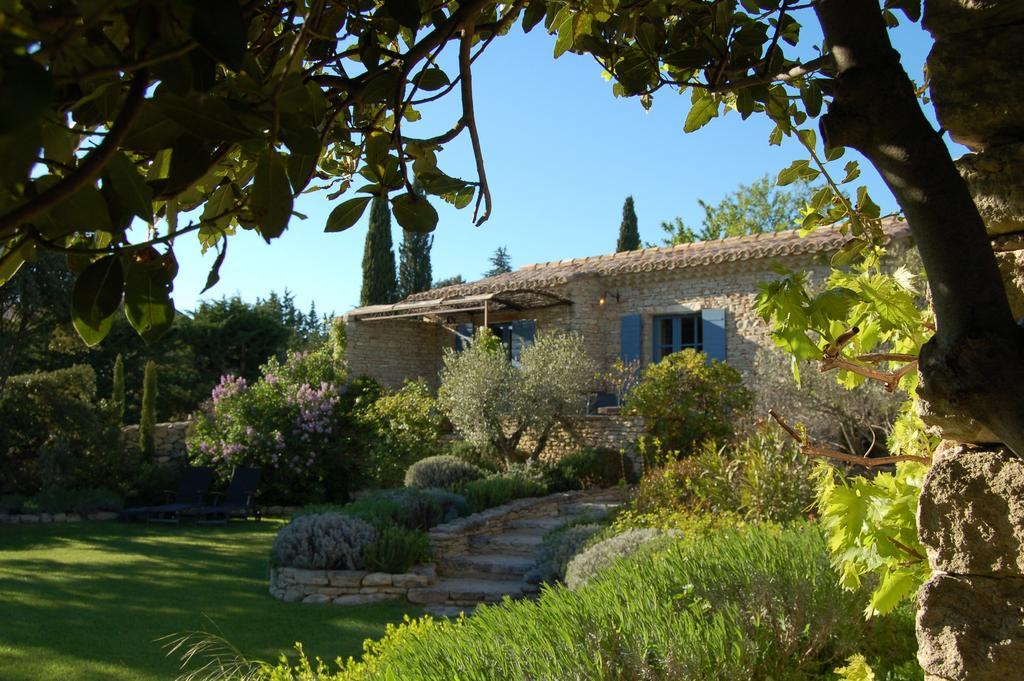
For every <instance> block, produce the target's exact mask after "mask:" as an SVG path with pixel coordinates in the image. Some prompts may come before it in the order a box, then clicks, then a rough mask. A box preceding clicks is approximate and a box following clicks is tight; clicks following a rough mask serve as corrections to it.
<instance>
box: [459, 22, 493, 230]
mask: <svg viewBox="0 0 1024 681" xmlns="http://www.w3.org/2000/svg"><path fill="white" fill-rule="evenodd" d="M472 42H473V19H470V20H469V22H467V24H466V26H465V27H464V28H463V33H462V40H461V41H460V42H459V75H460V76H461V77H462V82H461V83H460V85H461V90H462V120H464V121H465V123H466V126H468V127H469V139H470V141H471V142H472V144H473V157H474V158H475V159H476V174H477V179H478V180H479V182H480V192H479V193H478V194H477V197H476V206H475V207H474V208H473V222H474V223H476V226H477V227H479V226H480V225H482V224H483V223H484V222H486V221H487V218H489V217H490V216H491V188H490V186H488V184H487V171H486V169H485V168H484V154H483V148H482V146H481V144H480V132H479V130H477V125H476V115H475V114H474V112H473V74H472V66H471V63H470V47H471V45H472ZM481 201H482V202H483V204H484V212H483V214H482V215H480V203H481ZM478 215H479V219H478V218H477V216H478Z"/></svg>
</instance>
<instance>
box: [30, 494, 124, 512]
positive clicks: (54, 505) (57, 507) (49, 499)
mask: <svg viewBox="0 0 1024 681" xmlns="http://www.w3.org/2000/svg"><path fill="white" fill-rule="evenodd" d="M122 508H124V500H123V499H122V498H121V497H120V496H118V495H117V494H114V493H113V492H110V491H109V490H105V489H83V490H65V489H59V488H51V489H47V490H43V491H42V492H40V493H39V494H37V495H35V496H34V497H32V498H31V499H28V500H26V501H25V502H24V503H23V504H22V509H21V510H22V511H23V512H24V513H96V512H97V511H119V510H121V509H122Z"/></svg>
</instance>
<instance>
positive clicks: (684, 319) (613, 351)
mask: <svg viewBox="0 0 1024 681" xmlns="http://www.w3.org/2000/svg"><path fill="white" fill-rule="evenodd" d="M886 230H887V232H888V233H889V235H890V238H891V239H893V240H897V241H904V240H906V239H908V238H909V229H908V228H907V227H906V225H905V223H897V222H895V221H893V222H890V223H888V224H887V226H886ZM845 241H846V238H845V237H843V236H842V235H841V234H839V233H838V232H836V231H833V230H828V229H820V230H818V231H816V232H813V233H811V234H809V235H807V236H805V237H800V236H799V235H798V234H797V232H796V231H785V232H778V233H774V234H759V235H755V236H745V237H733V238H728V239H722V240H719V241H708V242H701V243H694V244H685V245H680V246H671V247H665V248H647V249H644V250H640V251H627V252H622V253H614V254H611V255H598V256H592V257H588V258H576V259H573V260H562V261H559V262H549V263H541V264H536V265H526V266H524V267H521V268H519V269H518V270H515V271H513V272H509V273H506V274H500V275H497V276H493V277H487V278H485V279H480V280H479V281H474V282H469V283H465V284H456V285H454V286H446V287H443V288H438V289H433V290H430V291H425V292H423V293H417V294H415V295H412V296H409V297H408V298H406V299H405V300H402V301H400V302H398V303H395V304H392V305H374V306H369V307H361V308H357V309H354V310H352V311H350V312H349V313H348V314H346V315H345V322H346V329H347V337H348V349H347V361H348V366H349V370H350V372H351V373H352V374H353V375H367V376H371V377H373V378H374V379H376V380H377V381H379V382H380V383H381V384H383V385H385V386H390V387H398V386H401V384H402V383H403V382H404V381H405V380H407V379H416V378H420V379H424V380H426V381H427V382H428V383H429V384H430V385H432V386H434V387H436V386H437V383H438V373H439V371H440V369H441V366H442V356H443V353H444V351H445V350H446V349H447V348H456V349H457V348H458V347H460V346H461V344H462V343H463V342H465V339H467V338H471V337H472V335H473V331H474V329H475V328H476V327H478V326H481V325H483V326H488V327H490V328H491V329H492V330H493V331H494V332H495V333H496V335H498V336H499V337H500V338H501V339H502V343H503V344H504V346H505V348H506V351H507V352H508V353H509V356H510V357H511V358H512V359H513V360H515V359H516V358H517V357H518V356H519V353H520V352H521V351H522V348H523V347H525V346H526V345H528V344H529V343H530V342H532V340H533V338H534V336H535V335H536V334H538V333H545V332H566V331H575V332H578V333H580V334H582V336H583V337H584V341H585V344H586V347H587V351H588V352H589V353H590V354H591V356H592V357H593V358H594V359H595V360H597V361H598V363H599V364H600V365H601V366H603V367H608V366H610V365H611V364H612V363H613V362H614V361H615V360H616V359H622V360H623V361H625V362H631V361H632V362H638V363H639V364H640V365H646V364H648V363H650V362H656V361H658V360H659V359H660V358H661V357H662V356H664V355H666V354H668V353H671V352H675V351H678V350H681V349H683V348H696V349H698V350H702V351H703V352H705V353H706V354H707V355H708V356H709V357H711V358H713V359H719V360H723V361H726V362H728V363H729V364H730V365H732V366H733V367H735V368H736V369H738V370H739V371H741V372H742V373H744V374H745V375H747V376H748V377H752V372H753V368H754V357H755V354H756V351H757V349H758V348H759V347H762V346H767V345H770V340H769V329H768V327H767V325H766V324H765V323H764V322H763V321H762V320H761V319H760V317H758V316H757V313H756V312H755V310H754V299H755V297H756V296H757V293H758V284H759V283H761V282H764V281H768V280H771V279H774V278H777V277H778V276H779V275H778V274H776V273H775V271H774V270H773V267H775V266H777V265H779V266H782V267H784V268H787V269H790V270H807V271H809V272H810V274H811V276H812V280H818V281H820V280H822V279H823V278H824V276H825V274H826V273H827V271H828V260H829V257H830V256H831V254H833V253H834V252H835V251H837V250H838V249H839V248H840V247H841V246H842V245H843V243H844V242H845Z"/></svg>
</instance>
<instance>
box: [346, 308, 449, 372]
mask: <svg viewBox="0 0 1024 681" xmlns="http://www.w3.org/2000/svg"><path fill="white" fill-rule="evenodd" d="M345 332H346V338H347V346H346V349H345V361H346V363H347V365H348V369H349V372H350V373H351V374H352V375H353V376H370V377H372V378H374V379H375V380H377V381H378V382H379V383H380V384H381V385H383V386H385V387H388V388H400V387H401V386H402V384H403V383H404V382H405V381H406V380H408V379H420V378H422V379H423V380H425V381H426V382H427V383H428V384H429V385H430V386H431V387H434V388H436V387H437V384H438V372H439V371H440V370H441V356H442V351H443V349H444V348H446V347H451V346H452V345H453V343H454V336H452V334H451V333H450V332H449V331H447V330H446V329H444V328H443V327H442V326H441V325H440V324H425V323H423V322H419V321H406V320H364V321H351V322H349V323H348V324H346V327H345Z"/></svg>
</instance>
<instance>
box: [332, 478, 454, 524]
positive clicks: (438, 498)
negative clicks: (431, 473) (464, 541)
mask: <svg viewBox="0 0 1024 681" xmlns="http://www.w3.org/2000/svg"><path fill="white" fill-rule="evenodd" d="M339 510H340V511H341V512H342V513H347V514H348V515H351V516H355V517H357V518H362V519H363V520H365V521H366V522H368V523H370V524H371V525H373V526H375V527H377V528H381V527H384V526H386V525H389V524H394V525H398V526H400V527H405V528H407V529H411V530H429V529H430V528H431V527H433V526H434V525H439V524H440V523H444V522H448V521H449V520H454V519H455V518H457V517H458V516H460V515H465V513H466V499H465V498H464V497H462V496H461V495H458V494H454V493H452V492H448V491H446V490H442V489H416V488H412V487H407V488H404V489H396V490H381V491H379V492H373V493H371V494H369V495H367V496H365V497H363V498H362V499H358V500H356V501H353V502H351V503H348V504H345V505H344V506H341V507H339Z"/></svg>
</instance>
